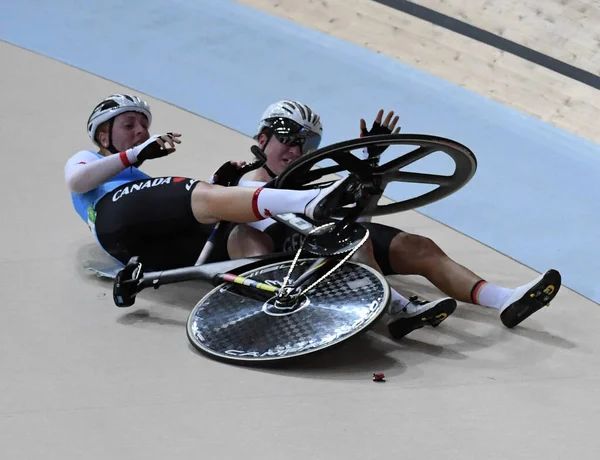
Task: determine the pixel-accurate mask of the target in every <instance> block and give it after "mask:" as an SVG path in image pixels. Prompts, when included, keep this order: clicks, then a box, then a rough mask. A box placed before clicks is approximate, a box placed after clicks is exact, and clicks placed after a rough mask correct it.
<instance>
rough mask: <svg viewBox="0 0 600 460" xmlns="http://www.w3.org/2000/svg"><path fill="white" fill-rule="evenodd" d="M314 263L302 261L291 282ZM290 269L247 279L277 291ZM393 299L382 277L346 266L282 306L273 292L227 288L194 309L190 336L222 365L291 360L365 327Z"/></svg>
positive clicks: (266, 270) (277, 266)
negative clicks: (303, 294) (267, 284)
mask: <svg viewBox="0 0 600 460" xmlns="http://www.w3.org/2000/svg"><path fill="white" fill-rule="evenodd" d="M315 260H316V259H312V258H306V259H299V260H298V262H297V265H296V267H295V268H294V272H293V273H292V275H291V278H292V279H294V278H297V277H298V276H299V275H301V274H302V273H303V272H304V271H305V270H306V269H307V268H308V267H309V266H310V265H311V263H313V262H314V261H315ZM290 264H291V261H287V262H280V263H274V264H270V265H266V266H263V267H260V268H257V269H254V270H251V271H249V272H246V273H244V274H243V275H242V276H246V277H250V278H252V279H255V280H260V281H263V282H265V283H269V284H272V285H275V286H277V285H278V283H281V281H282V280H283V278H284V276H285V275H286V274H287V272H288V270H289V267H290ZM279 285H281V284H279ZM389 301H390V288H389V285H388V283H387V282H386V280H385V278H384V277H383V276H382V275H381V274H380V273H379V272H377V271H376V270H374V269H372V268H370V267H368V266H366V265H362V264H358V263H354V262H346V263H345V264H343V265H342V266H341V267H340V268H339V269H338V270H336V271H335V272H333V273H332V274H331V275H329V276H328V277H327V278H326V279H325V280H323V281H322V282H321V283H320V284H318V285H317V286H316V287H315V288H314V289H313V290H311V291H309V292H308V293H307V294H306V295H305V296H303V297H301V298H300V300H299V301H298V302H297V303H296V304H295V305H292V306H283V307H282V306H278V305H277V304H275V302H274V301H273V294H272V293H265V294H263V293H262V292H261V291H257V290H254V289H251V288H248V287H246V286H243V285H237V284H222V285H220V286H218V287H216V288H215V289H213V290H212V291H211V292H209V293H208V294H207V295H206V296H204V297H203V298H202V299H201V300H200V301H199V302H198V304H197V305H196V306H195V307H194V309H193V310H192V312H191V313H190V316H189V318H188V323H187V336H188V339H189V341H190V343H191V344H192V345H193V346H194V347H195V348H196V349H197V350H199V351H201V352H203V353H206V354H208V355H210V356H211V357H213V358H216V359H219V360H225V361H230V362H236V363H239V364H244V363H245V364H250V363H260V362H265V361H277V360H286V359H291V358H297V357H300V356H303V355H307V354H309V353H315V352H319V351H322V350H325V349H327V348H329V347H332V346H335V345H337V344H339V343H341V342H343V341H345V340H347V339H349V338H350V337H353V336H355V335H357V334H358V333H360V332H362V331H364V330H366V329H367V328H368V327H369V326H370V325H371V324H372V323H373V322H374V321H375V320H377V319H378V318H379V317H380V315H381V314H382V313H383V312H384V311H385V309H386V308H387V306H388V304H389Z"/></svg>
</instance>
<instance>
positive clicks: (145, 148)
mask: <svg viewBox="0 0 600 460" xmlns="http://www.w3.org/2000/svg"><path fill="white" fill-rule="evenodd" d="M179 137H181V134H179V133H167V134H163V135H158V134H157V135H154V136H151V137H150V138H149V139H148V140H147V141H146V142H144V143H143V144H140V145H137V146H135V147H132V148H130V149H128V150H126V151H124V152H121V153H120V154H119V155H121V161H123V164H125V165H126V166H130V165H135V166H139V165H141V163H142V162H144V161H146V160H153V159H155V158H161V157H164V156H167V155H170V154H171V153H173V152H175V150H176V149H175V144H181V141H180V140H179V139H178V138H179ZM127 163H129V165H127Z"/></svg>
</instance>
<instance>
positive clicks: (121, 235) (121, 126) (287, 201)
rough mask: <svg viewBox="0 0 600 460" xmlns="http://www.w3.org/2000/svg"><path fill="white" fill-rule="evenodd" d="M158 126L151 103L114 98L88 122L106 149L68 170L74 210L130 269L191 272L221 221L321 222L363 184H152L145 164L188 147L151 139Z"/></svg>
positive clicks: (84, 155) (75, 160)
mask: <svg viewBox="0 0 600 460" xmlns="http://www.w3.org/2000/svg"><path fill="white" fill-rule="evenodd" d="M151 122H152V114H151V112H150V107H149V106H148V104H147V103H146V102H145V101H142V100H141V99H139V98H138V97H136V96H130V95H127V94H114V95H111V96H109V97H107V98H106V99H104V100H103V101H101V102H100V103H99V104H98V105H97V106H96V107H95V108H94V110H93V111H92V114H91V115H90V117H89V119H88V123H87V130H88V134H89V137H90V139H91V140H92V141H93V142H94V143H95V144H96V145H97V146H98V147H99V150H98V151H93V150H82V151H80V152H77V153H76V154H75V155H73V156H72V157H71V158H70V159H69V160H68V161H67V163H66V165H65V181H66V184H67V187H68V189H69V191H70V192H71V198H72V202H73V206H74V208H75V210H76V211H77V213H78V215H79V216H80V217H81V219H82V220H84V221H85V222H86V223H87V224H88V225H89V227H90V228H91V230H92V231H93V233H94V235H95V237H96V239H97V241H98V242H99V244H100V246H101V247H102V248H103V249H104V250H105V251H106V252H107V253H108V254H110V255H111V256H112V257H114V258H115V259H116V260H118V261H120V262H121V263H123V264H126V263H127V262H128V261H129V259H130V258H131V257H133V256H138V257H139V258H140V261H141V262H142V263H144V264H145V265H146V266H147V267H148V268H149V269H153V270H163V269H169V268H178V267H184V266H191V265H194V263H195V261H196V260H197V258H198V256H199V254H200V251H201V250H202V247H203V246H204V244H205V242H206V240H207V238H208V237H209V235H210V233H211V230H212V229H213V224H214V223H216V222H218V221H221V220H225V221H229V222H238V223H243V222H253V221H258V220H261V219H264V218H266V217H267V216H269V215H273V214H281V213H286V212H300V213H305V214H306V215H307V216H309V217H311V218H315V219H322V218H325V217H326V216H327V215H328V214H329V213H330V212H331V211H332V210H334V209H337V208H338V207H340V206H343V205H344V204H347V202H348V201H349V202H352V201H353V198H354V196H355V194H356V193H357V190H358V188H359V184H358V181H357V180H356V178H349V179H345V180H341V181H338V182H336V183H334V184H333V185H332V186H330V187H328V188H327V189H324V190H323V191H317V190H309V191H293V190H287V191H286V190H275V189H262V188H258V187H254V188H252V187H221V186H219V185H213V184H209V183H206V182H201V181H199V180H197V179H193V178H189V177H174V176H165V177H150V176H149V175H147V174H146V173H144V172H142V171H141V170H140V169H139V167H140V166H141V165H142V163H143V162H144V161H146V160H153V159H156V158H161V157H164V156H166V155H169V154H172V153H173V152H175V150H176V145H177V144H179V143H181V139H180V137H181V135H180V134H178V133H167V134H164V135H154V136H150V133H149V128H150V124H151ZM216 246H217V247H221V248H224V244H223V245H220V246H219V245H216ZM223 251H224V249H223ZM221 257H222V254H219V253H218V252H217V253H215V254H214V255H213V259H219V258H221Z"/></svg>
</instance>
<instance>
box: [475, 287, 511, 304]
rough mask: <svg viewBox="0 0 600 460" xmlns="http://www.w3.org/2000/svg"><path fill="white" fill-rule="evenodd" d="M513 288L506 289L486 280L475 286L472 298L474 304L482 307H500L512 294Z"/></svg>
mask: <svg viewBox="0 0 600 460" xmlns="http://www.w3.org/2000/svg"><path fill="white" fill-rule="evenodd" d="M513 292H514V289H507V288H503V287H500V286H496V285H495V284H491V283H488V282H484V283H482V285H481V286H480V287H478V288H476V290H475V292H474V293H473V300H475V303H476V304H479V305H483V306H484V307H490V308H497V309H500V308H502V306H503V305H504V304H505V303H506V301H507V300H508V298H509V297H510V296H511V295H512V293H513Z"/></svg>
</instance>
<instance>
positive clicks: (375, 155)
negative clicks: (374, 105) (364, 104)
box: [360, 109, 400, 165]
mask: <svg viewBox="0 0 600 460" xmlns="http://www.w3.org/2000/svg"><path fill="white" fill-rule="evenodd" d="M392 117H394V111H393V110H392V111H390V112H389V113H388V114H387V116H386V117H385V120H383V123H382V119H383V109H381V110H380V111H379V112H378V113H377V117H375V121H374V122H373V126H372V127H371V130H367V123H366V122H365V120H364V119H362V118H361V119H360V137H367V136H376V135H378V134H398V133H399V132H400V126H398V127H397V128H396V123H398V119H399V118H400V117H399V116H398V115H396V116H395V117H394V118H393V119H392ZM387 147H388V146H384V147H379V146H373V147H367V149H366V158H365V159H367V158H368V159H369V160H371V162H372V164H373V165H377V164H378V163H379V157H380V156H381V155H382V154H383V152H385V149H387Z"/></svg>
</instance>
